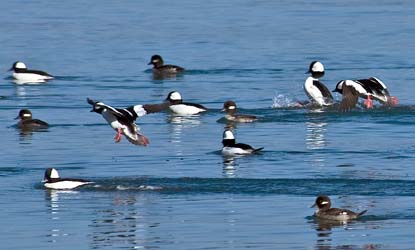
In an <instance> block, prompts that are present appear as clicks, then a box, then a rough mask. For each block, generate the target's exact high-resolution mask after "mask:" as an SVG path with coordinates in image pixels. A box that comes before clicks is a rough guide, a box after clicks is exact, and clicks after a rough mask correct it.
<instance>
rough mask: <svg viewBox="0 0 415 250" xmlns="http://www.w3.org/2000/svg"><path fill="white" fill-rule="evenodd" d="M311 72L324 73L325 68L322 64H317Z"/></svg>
mask: <svg viewBox="0 0 415 250" xmlns="http://www.w3.org/2000/svg"><path fill="white" fill-rule="evenodd" d="M311 72H324V66H323V64H322V63H321V62H315V63H314V64H313V67H312V68H311Z"/></svg>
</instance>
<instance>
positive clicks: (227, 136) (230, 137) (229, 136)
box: [223, 130, 235, 140]
mask: <svg viewBox="0 0 415 250" xmlns="http://www.w3.org/2000/svg"><path fill="white" fill-rule="evenodd" d="M223 139H224V140H233V139H235V136H233V133H232V131H230V130H226V131H225V133H223Z"/></svg>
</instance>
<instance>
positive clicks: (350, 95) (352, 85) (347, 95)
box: [333, 77, 398, 111]
mask: <svg viewBox="0 0 415 250" xmlns="http://www.w3.org/2000/svg"><path fill="white" fill-rule="evenodd" d="M333 92H338V93H340V94H342V101H341V103H340V106H339V110H340V111H347V110H349V109H351V108H353V107H355V106H356V104H357V101H358V99H359V97H362V98H365V99H366V100H365V101H364V104H365V106H366V108H372V107H373V100H372V98H373V99H375V100H378V101H379V102H381V103H382V104H384V105H389V106H396V105H398V99H397V98H396V97H395V96H391V95H390V94H389V91H388V89H387V87H386V85H385V84H384V83H383V82H382V81H381V80H379V79H378V78H376V77H371V78H369V79H361V80H342V81H340V82H338V83H337V85H336V89H334V90H333Z"/></svg>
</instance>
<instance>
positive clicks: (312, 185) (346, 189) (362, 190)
mask: <svg viewBox="0 0 415 250" xmlns="http://www.w3.org/2000/svg"><path fill="white" fill-rule="evenodd" d="M92 181H93V182H94V184H93V185H89V186H85V187H83V188H82V189H83V190H89V191H128V192H140V191H151V192H159V193H167V194H188V193H199V194H200V193H233V194H251V195H252V194H254V195H268V194H278V195H299V196H304V195H305V196H317V195H319V194H327V195H359V196H415V188H414V187H415V180H373V179H340V178H331V179H324V178H316V179H244V178H230V179H225V178H150V177H122V178H111V179H92Z"/></svg>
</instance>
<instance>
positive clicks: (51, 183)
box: [42, 168, 93, 189]
mask: <svg viewBox="0 0 415 250" xmlns="http://www.w3.org/2000/svg"><path fill="white" fill-rule="evenodd" d="M42 182H43V186H44V187H45V188H49V189H74V188H77V187H80V186H84V185H87V184H91V183H93V182H91V181H87V180H83V179H74V178H60V176H59V173H58V171H57V170H56V169H54V168H48V169H46V171H45V177H44V178H43V181H42Z"/></svg>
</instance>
